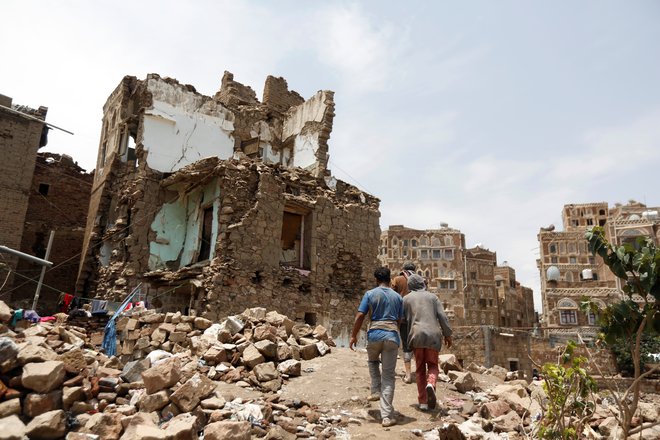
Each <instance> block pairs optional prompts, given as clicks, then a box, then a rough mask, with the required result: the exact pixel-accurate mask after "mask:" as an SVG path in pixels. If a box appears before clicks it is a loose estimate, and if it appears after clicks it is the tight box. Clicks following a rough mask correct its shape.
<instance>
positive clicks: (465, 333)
mask: <svg viewBox="0 0 660 440" xmlns="http://www.w3.org/2000/svg"><path fill="white" fill-rule="evenodd" d="M453 341H454V346H453V347H452V348H451V349H450V351H451V352H452V353H454V354H455V355H456V358H457V359H458V360H459V362H461V363H462V364H463V366H465V367H467V366H468V365H469V364H470V363H475V364H477V365H483V366H484V367H486V368H490V367H492V366H494V365H499V366H500V367H503V368H505V369H507V370H510V371H516V370H521V371H524V372H525V374H526V375H527V378H528V379H530V380H531V377H532V376H531V374H532V363H531V361H530V360H529V353H530V336H529V333H528V332H527V331H519V330H516V329H515V328H502V327H492V326H468V327H457V328H455V329H454V336H453Z"/></svg>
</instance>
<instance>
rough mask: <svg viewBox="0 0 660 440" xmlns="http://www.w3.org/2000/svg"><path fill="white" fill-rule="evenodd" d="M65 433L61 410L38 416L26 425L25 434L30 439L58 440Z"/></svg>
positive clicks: (64, 419) (64, 416)
mask: <svg viewBox="0 0 660 440" xmlns="http://www.w3.org/2000/svg"><path fill="white" fill-rule="evenodd" d="M65 432H66V414H65V413H64V411H62V410H61V409H57V410H55V411H49V412H46V413H43V414H40V415H38V416H37V417H35V418H34V419H32V420H31V421H30V423H28V425H27V427H26V428H25V433H26V434H27V435H28V437H30V438H31V439H43V440H49V439H58V438H61V437H64V433H65Z"/></svg>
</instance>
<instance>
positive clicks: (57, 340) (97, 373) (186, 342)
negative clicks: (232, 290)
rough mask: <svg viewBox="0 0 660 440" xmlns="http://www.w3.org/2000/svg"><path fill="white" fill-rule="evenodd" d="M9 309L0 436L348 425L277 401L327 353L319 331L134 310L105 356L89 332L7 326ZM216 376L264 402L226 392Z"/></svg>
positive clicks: (287, 433)
mask: <svg viewBox="0 0 660 440" xmlns="http://www.w3.org/2000/svg"><path fill="white" fill-rule="evenodd" d="M7 310H9V311H11V309H9V308H8V307H7V306H6V305H5V304H4V303H2V302H1V301H0V311H3V313H2V315H1V316H0V318H1V319H2V321H0V349H1V350H0V438H2V439H17V440H23V439H24V438H29V439H60V438H66V439H67V440H77V439H80V440H93V439H104V440H105V439H108V440H133V439H135V440H137V439H143V440H145V439H146V440H149V439H154V440H177V439H197V438H202V436H203V438H205V439H207V440H209V439H210V440H213V439H230V440H231V439H250V438H251V436H253V435H254V436H257V437H264V438H270V439H288V438H301V437H302V438H304V437H311V438H330V437H334V436H335V429H336V428H338V427H339V426H340V425H341V424H342V423H343V424H344V426H345V425H347V424H348V418H347V417H343V418H342V417H339V418H330V417H326V416H325V415H324V414H323V413H321V412H319V410H318V408H316V407H314V406H312V405H309V404H307V403H305V402H301V401H288V400H282V399H280V396H279V395H278V394H277V391H278V390H279V389H280V388H281V387H282V385H283V384H284V383H286V381H287V380H289V379H290V378H291V377H296V376H300V375H301V374H302V360H305V359H313V358H315V357H317V356H322V355H325V354H328V353H330V352H331V347H332V346H334V342H333V340H332V338H331V337H330V335H329V334H328V332H327V330H326V329H325V328H323V327H322V326H317V327H315V328H314V327H311V326H309V325H307V324H301V323H294V322H293V321H291V320H290V319H289V318H288V317H286V316H284V315H281V314H279V313H277V312H267V311H266V309H263V308H253V309H247V310H245V312H244V313H242V314H241V315H236V316H231V317H229V318H226V319H225V320H223V321H221V322H219V323H213V322H211V321H209V320H207V319H204V318H200V317H194V316H185V315H181V313H166V314H160V313H155V312H153V311H150V310H144V309H134V310H132V311H130V312H127V313H125V315H122V316H121V317H118V318H117V321H116V328H117V335H118V341H117V352H118V354H117V356H116V357H111V358H109V357H108V356H106V355H105V354H103V352H102V350H101V349H100V347H98V346H97V345H95V344H98V343H99V342H100V341H101V338H99V337H98V335H91V334H90V335H88V334H87V332H86V331H85V329H84V328H81V327H78V326H69V325H66V324H53V323H39V324H33V325H31V326H27V327H26V326H24V325H23V326H22V327H17V328H15V329H10V328H9V326H8V323H9V321H10V319H11V313H10V312H7V313H5V312H4V311H7ZM220 381H222V382H229V383H234V384H236V385H238V386H243V387H248V388H252V389H253V390H257V391H260V392H261V393H260V394H259V395H260V396H261V397H260V398H257V399H256V400H253V401H243V400H241V399H239V398H235V397H234V396H233V395H230V394H226V391H225V392H224V394H223V392H222V391H221V389H220V387H219V384H220ZM225 390H226V388H225ZM26 436H27V437H26Z"/></svg>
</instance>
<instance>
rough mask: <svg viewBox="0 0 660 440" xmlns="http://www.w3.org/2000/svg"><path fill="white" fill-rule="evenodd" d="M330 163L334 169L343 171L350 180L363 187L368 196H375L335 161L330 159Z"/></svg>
mask: <svg viewBox="0 0 660 440" xmlns="http://www.w3.org/2000/svg"><path fill="white" fill-rule="evenodd" d="M328 162H330V163H331V164H332V166H333V167H334V168H337V169H338V170H339V171H341V172H342V173H344V174H346V175H347V176H348V178H349V179H351V180H353V181H354V182H355V183H356V185H357V186H359V187H361V189H362V191H364V192H366V193H368V194H373V193H372V192H371V191H369V190H368V189H367V187H366V186H364V185H362V184H361V183H360V182H358V180H357V179H356V178H355V177H353V176H351V175H350V174H348V172H347V171H345V170H344V169H342V168H341V167H340V166H339V165H337V164H336V163H335V162H334V161H332V160H330V159H328Z"/></svg>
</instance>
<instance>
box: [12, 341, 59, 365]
mask: <svg viewBox="0 0 660 440" xmlns="http://www.w3.org/2000/svg"><path fill="white" fill-rule="evenodd" d="M17 359H18V363H19V364H20V365H25V364H28V363H31V362H46V361H54V360H56V359H57V353H55V351H54V350H53V349H51V348H50V347H47V346H43V345H37V344H33V343H31V342H28V343H27V344H25V345H22V346H20V347H19V352H18V356H17Z"/></svg>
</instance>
